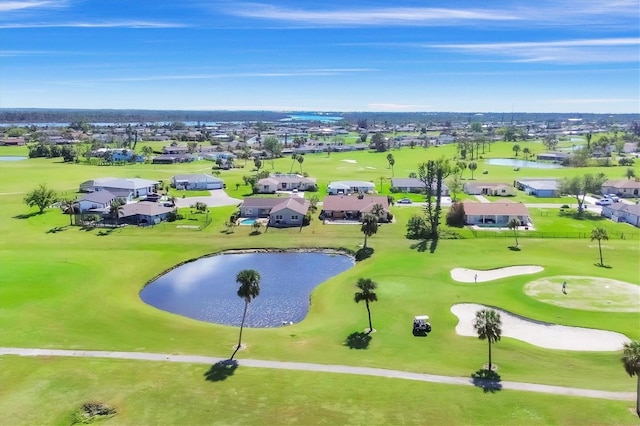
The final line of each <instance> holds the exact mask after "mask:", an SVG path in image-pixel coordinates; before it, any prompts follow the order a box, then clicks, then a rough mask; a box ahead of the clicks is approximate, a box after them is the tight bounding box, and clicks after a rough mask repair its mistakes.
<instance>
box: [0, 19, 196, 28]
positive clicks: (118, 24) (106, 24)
mask: <svg viewBox="0 0 640 426" xmlns="http://www.w3.org/2000/svg"><path fill="white" fill-rule="evenodd" d="M186 26H187V25H185V24H179V23H171V22H154V21H103V22H29V23H13V24H0V28H2V29H15V28H183V27H186Z"/></svg>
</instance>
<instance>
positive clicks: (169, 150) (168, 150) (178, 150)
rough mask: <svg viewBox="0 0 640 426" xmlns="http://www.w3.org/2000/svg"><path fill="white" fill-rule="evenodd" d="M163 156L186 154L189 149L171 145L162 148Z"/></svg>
mask: <svg viewBox="0 0 640 426" xmlns="http://www.w3.org/2000/svg"><path fill="white" fill-rule="evenodd" d="M162 153H163V154H188V153H189V147H188V146H184V145H173V146H164V147H162Z"/></svg>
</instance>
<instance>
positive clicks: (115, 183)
mask: <svg viewBox="0 0 640 426" xmlns="http://www.w3.org/2000/svg"><path fill="white" fill-rule="evenodd" d="M88 182H93V186H92V187H91V188H90V189H87V190H88V191H90V192H93V191H109V192H111V193H112V194H115V195H116V196H118V197H123V198H127V199H128V198H138V197H144V196H146V195H148V194H153V193H155V192H156V191H157V189H158V184H159V182H158V181H155V180H149V179H141V178H131V179H118V178H103V179H94V180H93V181H87V182H84V183H82V184H81V185H80V190H83V187H84V188H88V185H89V184H88Z"/></svg>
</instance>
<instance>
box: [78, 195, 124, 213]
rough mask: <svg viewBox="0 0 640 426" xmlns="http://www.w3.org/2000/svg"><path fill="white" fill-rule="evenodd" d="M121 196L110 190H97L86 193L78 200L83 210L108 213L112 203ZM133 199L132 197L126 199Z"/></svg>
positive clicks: (80, 208) (79, 206)
mask: <svg viewBox="0 0 640 426" xmlns="http://www.w3.org/2000/svg"><path fill="white" fill-rule="evenodd" d="M117 198H119V197H118V196H117V195H115V194H113V193H111V192H109V191H96V192H91V193H89V194H86V195H85V196H84V197H82V198H80V199H78V200H76V203H77V205H78V208H79V210H80V211H81V212H83V213H84V212H100V213H108V212H109V210H110V208H111V203H112V202H113V201H114V200H115V199H117ZM124 200H125V201H131V200H130V199H124Z"/></svg>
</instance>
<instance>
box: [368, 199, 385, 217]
mask: <svg viewBox="0 0 640 426" xmlns="http://www.w3.org/2000/svg"><path fill="white" fill-rule="evenodd" d="M371 214H372V215H374V216H375V217H376V218H378V220H379V219H382V218H383V217H384V207H383V206H382V204H380V203H377V204H374V205H373V207H371Z"/></svg>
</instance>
